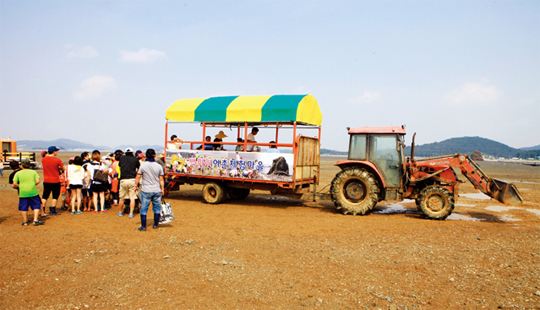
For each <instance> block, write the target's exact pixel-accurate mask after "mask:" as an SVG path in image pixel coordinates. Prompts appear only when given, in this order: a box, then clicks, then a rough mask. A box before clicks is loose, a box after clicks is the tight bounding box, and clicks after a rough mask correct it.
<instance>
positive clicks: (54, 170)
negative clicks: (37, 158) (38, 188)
mask: <svg viewBox="0 0 540 310" xmlns="http://www.w3.org/2000/svg"><path fill="white" fill-rule="evenodd" d="M59 150H60V149H59V148H58V147H56V146H50V147H49V149H48V154H47V156H45V157H43V159H41V165H42V166H43V195H42V196H41V207H42V208H43V210H42V211H41V212H42V213H41V214H42V215H43V214H44V213H45V212H44V210H45V207H46V205H47V199H49V196H50V195H51V193H52V200H51V206H50V207H49V210H50V214H51V215H58V214H60V213H57V212H56V202H57V201H58V196H60V174H62V172H64V163H63V162H62V160H60V158H58V157H56V155H58V151H59Z"/></svg>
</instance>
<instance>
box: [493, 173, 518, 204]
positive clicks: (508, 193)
mask: <svg viewBox="0 0 540 310" xmlns="http://www.w3.org/2000/svg"><path fill="white" fill-rule="evenodd" d="M491 190H492V193H493V196H491V197H493V198H495V199H497V200H498V201H500V202H502V203H504V204H518V203H522V202H523V197H521V195H520V194H519V191H518V189H517V187H516V186H515V185H514V183H506V182H503V181H501V180H495V179H494V180H493V184H492V186H491Z"/></svg>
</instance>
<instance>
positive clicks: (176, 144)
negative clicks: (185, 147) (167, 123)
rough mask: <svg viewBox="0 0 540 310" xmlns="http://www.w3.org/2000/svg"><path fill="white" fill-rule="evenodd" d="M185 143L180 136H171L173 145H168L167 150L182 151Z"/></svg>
mask: <svg viewBox="0 0 540 310" xmlns="http://www.w3.org/2000/svg"><path fill="white" fill-rule="evenodd" d="M183 143H184V141H182V140H181V139H180V138H178V136H176V135H172V136H171V143H167V149H169V150H180V149H182V144H183Z"/></svg>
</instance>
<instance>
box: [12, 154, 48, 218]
mask: <svg viewBox="0 0 540 310" xmlns="http://www.w3.org/2000/svg"><path fill="white" fill-rule="evenodd" d="M22 168H23V169H22V170H21V171H19V172H17V173H16V174H15V176H14V177H13V184H12V185H11V186H12V187H13V188H19V211H21V214H22V217H23V223H22V225H23V226H28V215H27V212H28V209H29V208H32V210H34V225H35V226H38V225H43V223H44V222H43V221H40V220H39V219H38V217H39V210H40V209H41V199H39V194H38V191H37V188H36V185H37V184H39V175H38V174H37V172H35V171H34V170H30V169H29V168H30V161H29V160H28V159H25V160H23V161H22Z"/></svg>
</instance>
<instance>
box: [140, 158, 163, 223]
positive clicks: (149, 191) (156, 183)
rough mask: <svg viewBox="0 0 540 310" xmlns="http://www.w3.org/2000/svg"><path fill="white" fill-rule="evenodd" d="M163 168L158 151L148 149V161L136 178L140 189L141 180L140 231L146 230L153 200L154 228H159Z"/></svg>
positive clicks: (143, 164) (144, 163) (142, 165)
mask: <svg viewBox="0 0 540 310" xmlns="http://www.w3.org/2000/svg"><path fill="white" fill-rule="evenodd" d="M163 176H164V173H163V168H162V167H161V165H160V164H158V163H157V162H156V151H155V150H154V149H148V150H146V161H145V162H143V163H142V164H141V168H140V169H139V171H138V172H137V177H136V178H135V189H136V190H138V184H139V182H140V181H141V179H142V182H141V188H140V192H141V227H139V230H140V231H145V230H146V215H147V214H148V208H149V207H150V202H152V211H154V226H153V227H154V229H156V228H158V222H159V216H160V214H161V196H162V195H163V191H164V189H165V181H164V179H163Z"/></svg>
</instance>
